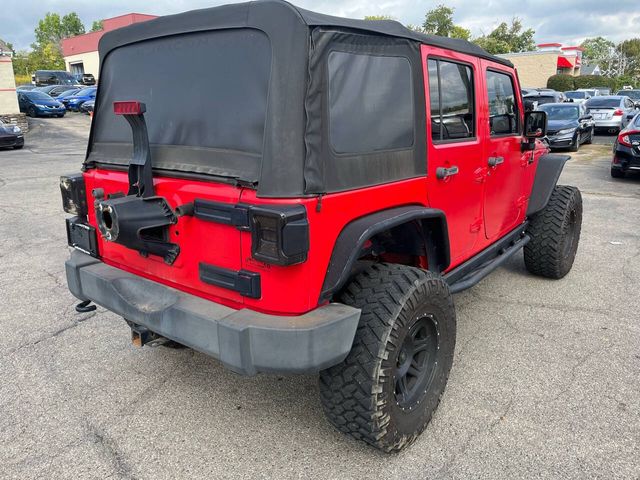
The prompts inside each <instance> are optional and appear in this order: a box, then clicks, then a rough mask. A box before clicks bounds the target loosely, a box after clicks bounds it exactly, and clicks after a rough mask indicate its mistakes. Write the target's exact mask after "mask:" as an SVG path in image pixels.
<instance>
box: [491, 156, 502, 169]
mask: <svg viewBox="0 0 640 480" xmlns="http://www.w3.org/2000/svg"><path fill="white" fill-rule="evenodd" d="M502 163H504V157H489V166H490V167H497V166H498V165H500V164H502Z"/></svg>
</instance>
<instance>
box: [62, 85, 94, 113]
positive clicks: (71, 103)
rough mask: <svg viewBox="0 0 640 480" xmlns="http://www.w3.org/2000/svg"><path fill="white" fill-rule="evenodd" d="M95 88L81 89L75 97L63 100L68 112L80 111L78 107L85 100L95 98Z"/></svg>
mask: <svg viewBox="0 0 640 480" xmlns="http://www.w3.org/2000/svg"><path fill="white" fill-rule="evenodd" d="M96 90H97V88H96V87H89V88H83V89H82V90H80V91H79V92H78V93H76V94H75V95H71V96H70V97H66V98H65V105H66V106H67V108H68V109H69V110H75V111H80V107H81V106H82V104H83V103H84V102H86V101H87V100H93V99H94V98H96Z"/></svg>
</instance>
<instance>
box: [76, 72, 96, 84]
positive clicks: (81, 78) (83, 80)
mask: <svg viewBox="0 0 640 480" xmlns="http://www.w3.org/2000/svg"><path fill="white" fill-rule="evenodd" d="M74 78H75V79H76V81H77V82H78V83H79V84H80V85H95V84H96V78H95V77H94V76H93V74H91V73H76V74H74Z"/></svg>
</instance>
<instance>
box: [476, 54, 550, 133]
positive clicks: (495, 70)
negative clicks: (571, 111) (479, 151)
mask: <svg viewBox="0 0 640 480" xmlns="http://www.w3.org/2000/svg"><path fill="white" fill-rule="evenodd" d="M489 72H492V73H498V74H502V75H504V76H506V77H509V78H510V79H511V87H512V88H513V99H514V101H515V107H516V109H517V110H516V121H517V122H518V123H517V125H516V126H517V128H516V132H515V133H512V132H510V133H499V134H494V135H492V134H491V123H490V122H491V115H490V114H489V115H487V122H488V127H489V138H504V137H520V136H522V123H523V122H522V118H521V110H522V109H521V108H520V103H519V101H518V93H519V92H518V91H517V90H516V82H515V78H514V76H513V74H512V73H511V72H507V71H505V70H500V69H498V68H492V67H487V69H486V70H485V74H484V82H485V91H486V93H487V107H488V106H489V83H488V82H487V74H488V73H489ZM520 96H521V95H520ZM540 96H541V97H542V96H543V95H540ZM555 100H556V99H555V98H554V101H555ZM487 113H490V112H489V111H488V110H487Z"/></svg>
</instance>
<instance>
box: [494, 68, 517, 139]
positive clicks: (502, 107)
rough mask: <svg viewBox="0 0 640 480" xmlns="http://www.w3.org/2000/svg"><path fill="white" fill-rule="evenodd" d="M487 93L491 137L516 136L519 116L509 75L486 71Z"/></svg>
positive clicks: (511, 79)
mask: <svg viewBox="0 0 640 480" xmlns="http://www.w3.org/2000/svg"><path fill="white" fill-rule="evenodd" d="M487 93H488V96H489V128H490V130H491V136H498V135H517V134H518V132H519V131H520V125H519V124H520V115H519V112H518V102H517V101H516V96H515V88H514V86H513V78H512V77H511V75H508V74H506V73H500V72H496V71H494V70H487Z"/></svg>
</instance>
